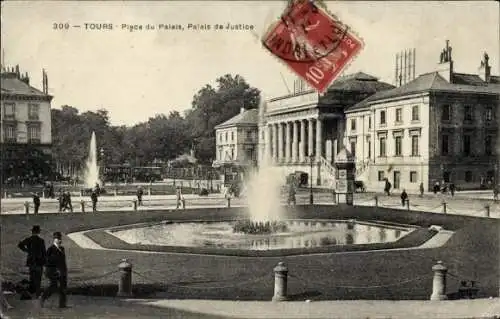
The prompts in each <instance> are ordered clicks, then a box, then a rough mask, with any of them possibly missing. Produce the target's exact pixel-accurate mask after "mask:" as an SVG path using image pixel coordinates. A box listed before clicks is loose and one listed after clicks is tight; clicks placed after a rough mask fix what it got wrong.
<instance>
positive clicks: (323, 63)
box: [262, 0, 364, 93]
mask: <svg viewBox="0 0 500 319" xmlns="http://www.w3.org/2000/svg"><path fill="white" fill-rule="evenodd" d="M262 44H263V45H264V47H265V48H266V49H268V50H269V51H270V52H271V53H272V54H273V55H275V56H276V57H278V58H279V59H280V60H282V61H283V62H284V63H286V64H287V65H288V66H289V67H290V68H291V69H292V70H293V71H294V72H295V73H296V74H297V75H298V76H300V77H302V78H303V79H304V80H305V81H306V82H307V83H308V84H309V85H311V86H312V87H314V88H315V89H316V90H317V91H319V92H321V93H322V92H324V91H325V90H326V89H327V88H328V86H329V85H330V84H331V83H332V82H333V80H335V78H336V77H337V76H338V75H339V74H340V73H341V72H342V70H343V69H344V68H345V67H346V65H347V64H349V63H350V62H351V61H352V60H353V58H354V57H355V56H356V55H357V54H358V53H359V52H360V51H361V50H362V49H363V45H364V44H363V41H362V40H361V39H360V38H358V37H357V36H356V35H355V34H354V32H353V31H352V30H350V29H349V28H348V27H347V26H346V25H345V24H343V23H341V22H340V21H339V20H338V19H337V18H336V17H334V16H333V15H331V14H329V13H328V12H327V11H325V10H323V9H322V8H320V7H318V6H317V5H316V4H314V2H313V1H311V0H293V1H291V2H290V4H289V5H288V7H287V9H286V10H285V12H284V13H283V15H282V17H281V19H280V20H278V21H277V22H276V23H274V24H273V25H272V26H271V27H270V28H269V29H268V31H267V32H266V33H265V34H264V37H263V38H262Z"/></svg>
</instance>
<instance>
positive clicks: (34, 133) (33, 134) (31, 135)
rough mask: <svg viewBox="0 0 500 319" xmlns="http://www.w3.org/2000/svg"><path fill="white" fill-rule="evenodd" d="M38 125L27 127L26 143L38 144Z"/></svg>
mask: <svg viewBox="0 0 500 319" xmlns="http://www.w3.org/2000/svg"><path fill="white" fill-rule="evenodd" d="M40 135H41V134H40V125H28V143H40Z"/></svg>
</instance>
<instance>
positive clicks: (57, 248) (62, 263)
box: [40, 232, 68, 308]
mask: <svg viewBox="0 0 500 319" xmlns="http://www.w3.org/2000/svg"><path fill="white" fill-rule="evenodd" d="M53 237H54V242H53V244H52V245H51V246H50V247H49V248H48V249H47V264H46V266H45V275H46V276H47V278H48V279H49V280H50V285H49V287H47V288H46V289H45V290H44V291H43V293H42V296H41V297H40V306H42V307H43V304H44V302H45V300H47V299H48V298H49V297H50V296H51V295H52V294H53V293H54V292H58V293H59V308H66V287H67V285H68V267H67V265H66V253H65V251H64V247H63V246H62V234H61V233H60V232H55V233H54V236H53Z"/></svg>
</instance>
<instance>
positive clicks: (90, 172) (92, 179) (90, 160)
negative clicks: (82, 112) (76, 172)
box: [84, 131, 100, 188]
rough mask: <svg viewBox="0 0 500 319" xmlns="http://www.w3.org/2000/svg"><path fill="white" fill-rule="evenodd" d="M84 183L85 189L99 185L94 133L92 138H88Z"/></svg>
mask: <svg viewBox="0 0 500 319" xmlns="http://www.w3.org/2000/svg"><path fill="white" fill-rule="evenodd" d="M84 183H85V187H87V188H92V187H94V186H95V185H96V184H100V181H99V166H97V144H96V138H95V132H93V131H92V136H91V137H90V146H89V155H88V157H87V162H86V169H85V177H84Z"/></svg>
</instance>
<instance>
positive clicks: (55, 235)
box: [53, 231, 62, 240]
mask: <svg viewBox="0 0 500 319" xmlns="http://www.w3.org/2000/svg"><path fill="white" fill-rule="evenodd" d="M53 237H54V239H59V240H60V239H62V234H61V232H58V231H56V232H55V233H54V234H53Z"/></svg>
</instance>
